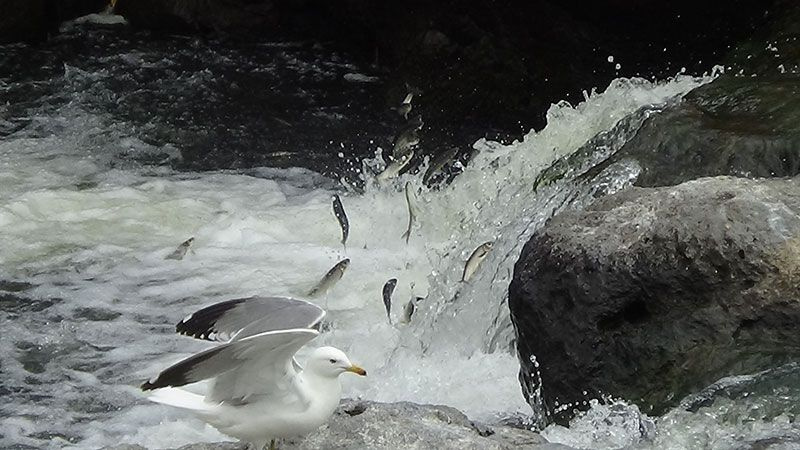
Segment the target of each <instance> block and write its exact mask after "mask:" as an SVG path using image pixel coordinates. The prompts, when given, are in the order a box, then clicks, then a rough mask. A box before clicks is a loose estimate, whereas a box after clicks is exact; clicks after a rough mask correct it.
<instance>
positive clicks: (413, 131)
mask: <svg viewBox="0 0 800 450" xmlns="http://www.w3.org/2000/svg"><path fill="white" fill-rule="evenodd" d="M422 125H423V122H422V117H421V116H416V117H414V118H413V119H411V120H410V121H409V123H408V125H406V127H405V128H403V129H402V130H400V133H398V134H397V137H396V138H395V139H394V143H393V144H392V158H394V159H395V160H397V159H400V158H402V157H403V155H405V154H406V153H408V152H410V151H411V150H412V149H414V148H415V147H416V146H417V145H418V144H419V131H420V130H422Z"/></svg>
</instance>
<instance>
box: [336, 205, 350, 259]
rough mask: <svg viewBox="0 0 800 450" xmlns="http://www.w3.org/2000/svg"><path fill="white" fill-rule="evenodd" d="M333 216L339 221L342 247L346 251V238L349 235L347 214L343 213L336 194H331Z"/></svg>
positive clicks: (342, 207)
mask: <svg viewBox="0 0 800 450" xmlns="http://www.w3.org/2000/svg"><path fill="white" fill-rule="evenodd" d="M333 215H334V216H336V220H338V221H339V226H340V227H342V241H341V242H342V246H344V248H345V249H347V236H349V235H350V222H348V221H347V214H345V212H344V206H342V200H341V199H340V198H339V195H338V194H333Z"/></svg>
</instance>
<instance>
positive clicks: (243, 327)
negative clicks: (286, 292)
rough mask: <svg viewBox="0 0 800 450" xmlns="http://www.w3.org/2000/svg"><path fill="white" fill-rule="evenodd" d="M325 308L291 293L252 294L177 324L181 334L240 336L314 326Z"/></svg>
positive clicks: (207, 337) (218, 338) (211, 338)
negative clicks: (274, 294)
mask: <svg viewBox="0 0 800 450" xmlns="http://www.w3.org/2000/svg"><path fill="white" fill-rule="evenodd" d="M323 317H325V310H323V309H322V308H320V307H319V306H317V305H315V304H313V303H310V302H307V301H304V300H297V299H294V298H288V297H248V298H238V299H235V300H228V301H225V302H222V303H217V304H214V305H211V306H208V307H206V308H203V309H201V310H199V311H197V312H195V313H193V314H191V315H189V317H187V318H185V319H183V320H182V321H180V322H179V323H178V325H176V326H175V331H177V332H178V333H180V334H184V335H187V336H191V337H194V338H198V339H204V340H208V341H219V342H227V341H229V340H240V339H244V338H245V337H248V336H254V335H256V334H260V333H263V332H266V331H276V330H288V329H298V328H314V327H316V326H317V325H318V324H319V322H320V321H321V320H322V318H323Z"/></svg>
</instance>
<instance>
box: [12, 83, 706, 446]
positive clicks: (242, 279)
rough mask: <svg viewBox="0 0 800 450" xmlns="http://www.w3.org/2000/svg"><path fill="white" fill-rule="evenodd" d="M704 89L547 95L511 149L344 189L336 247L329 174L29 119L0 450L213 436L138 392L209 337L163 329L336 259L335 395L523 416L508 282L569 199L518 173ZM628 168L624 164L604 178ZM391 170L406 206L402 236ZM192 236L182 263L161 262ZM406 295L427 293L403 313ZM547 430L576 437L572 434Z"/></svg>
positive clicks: (19, 185) (16, 167)
mask: <svg viewBox="0 0 800 450" xmlns="http://www.w3.org/2000/svg"><path fill="white" fill-rule="evenodd" d="M69 76H83V75H80V74H78V75H76V74H70V73H69V72H67V73H66V74H65V77H69ZM706 81H708V78H690V77H685V76H679V77H677V78H675V79H673V80H670V81H666V82H658V83H651V82H647V81H643V80H617V81H615V82H613V83H612V85H611V86H610V87H609V88H608V89H607V90H606V91H605V92H604V93H602V94H591V95H587V99H586V101H585V102H583V103H581V104H579V105H577V106H575V107H573V106H570V105H567V104H561V105H555V106H553V107H552V108H551V110H550V111H549V113H548V125H547V127H546V128H545V129H543V130H542V131H540V132H531V133H530V134H528V135H527V136H526V137H525V139H524V140H523V141H522V142H519V143H515V144H513V145H510V146H502V145H499V144H495V143H492V142H479V143H477V144H476V149H477V150H478V153H477V155H476V156H475V157H474V158H473V159H472V161H471V162H470V164H469V166H468V167H467V168H466V169H465V171H464V172H463V173H462V174H461V175H460V176H458V177H457V178H456V179H455V181H454V182H453V183H452V184H450V185H449V186H446V187H444V188H442V189H440V190H428V189H426V188H422V184H421V182H420V180H419V177H418V176H411V175H409V176H405V177H403V178H402V179H400V180H397V181H396V183H394V184H392V185H387V186H379V185H377V184H376V183H374V182H373V181H372V180H369V179H368V180H367V188H366V190H365V192H364V193H356V192H354V191H349V192H340V195H341V196H342V202H343V204H344V208H345V210H346V212H347V215H348V217H349V221H350V226H351V229H350V238H349V241H348V245H347V249H346V251H345V250H343V248H342V246H341V244H340V243H339V239H340V230H339V227H338V224H337V221H336V219H335V218H334V216H333V213H332V210H331V202H330V199H331V195H332V194H333V193H334V192H336V191H334V189H335V187H336V184H335V183H334V182H332V181H331V180H327V179H324V178H322V177H321V176H319V175H317V174H314V173H312V172H309V171H306V170H301V169H287V170H278V169H259V170H253V171H249V172H247V174H243V173H237V172H202V173H191V172H174V171H171V170H170V169H167V168H164V167H150V166H141V165H138V164H133V163H122V162H121V160H120V159H118V158H117V157H116V156H117V155H131V154H141V155H147V154H168V155H178V150H177V149H175V148H172V147H168V146H167V147H162V148H154V147H152V146H151V145H148V144H146V143H144V142H142V141H140V140H139V139H137V138H136V137H135V136H136V132H137V130H136V129H135V128H134V126H133V125H129V124H126V123H122V122H113V121H112V120H111V119H110V117H108V116H105V115H104V114H102V113H101V112H96V111H93V112H90V111H89V110H87V109H86V108H84V107H83V106H82V104H81V102H80V101H78V100H76V101H75V102H70V103H68V104H66V105H64V106H61V107H59V108H58V109H57V110H56V113H53V112H47V113H46V114H44V113H42V114H41V115H40V114H39V113H37V111H36V110H33V111H31V115H32V116H33V117H32V120H31V122H30V123H29V124H28V125H27V126H26V127H24V128H22V129H21V130H18V131H16V132H14V133H13V134H11V135H9V136H7V137H6V138H4V139H3V140H2V141H0V227H1V228H2V239H0V280H10V281H14V282H15V283H12V284H6V285H0V294H2V295H4V297H2V298H3V305H4V308H3V311H2V315H0V322H1V323H2V329H3V331H4V333H3V334H4V336H5V339H4V340H5V342H6V344H5V345H4V346H2V347H0V357H1V358H2V363H3V366H2V370H3V376H4V377H6V379H7V380H10V381H7V384H6V386H5V387H4V391H6V392H3V395H4V397H5V398H6V400H5V401H4V403H5V404H4V406H3V410H4V414H3V417H2V419H1V420H2V423H1V425H2V437H1V438H0V446H2V447H9V446H12V445H14V446H23V447H24V446H29V447H31V448H41V447H48V446H49V447H51V448H61V447H64V446H74V447H75V448H97V447H101V446H104V445H109V444H116V443H136V444H141V445H144V446H147V447H149V448H150V447H153V448H161V447H176V446H180V445H183V444H187V443H191V442H202V441H218V440H227V438H226V437H225V436H223V435H221V434H219V433H218V432H216V431H215V430H214V429H213V428H210V427H208V426H205V425H204V424H203V423H202V422H200V421H199V420H196V419H193V418H191V417H188V416H187V415H186V414H184V413H182V412H180V411H177V410H173V409H170V408H168V407H164V406H159V405H155V404H151V403H149V402H147V401H146V400H145V399H144V396H143V395H142V393H141V392H139V391H138V389H137V385H138V383H139V382H141V381H142V380H144V379H147V378H149V377H151V376H152V375H154V374H156V373H157V372H159V371H160V370H161V369H163V368H165V367H167V366H168V365H169V364H171V363H173V362H175V361H177V360H179V359H181V358H183V357H185V356H187V355H189V354H191V353H193V352H195V351H198V350H200V349H202V348H205V347H207V345H208V344H206V343H202V342H196V341H193V340H192V339H189V338H185V337H181V336H178V335H176V334H174V324H175V323H176V322H177V321H179V320H180V319H181V318H183V317H185V316H186V315H187V314H188V313H190V312H192V311H194V310H195V309H198V308H200V307H202V306H205V305H208V304H211V303H214V302H217V301H222V300H226V299H232V298H237V297H244V296H250V295H286V296H295V297H304V294H305V293H307V291H308V290H309V289H310V288H311V287H312V286H313V285H314V284H315V283H316V282H317V281H318V280H319V278H320V277H321V276H322V275H323V274H324V273H325V272H326V271H327V270H328V269H329V268H330V267H331V266H333V265H334V264H335V263H336V262H337V261H339V260H340V259H342V258H344V257H348V258H350V260H351V264H350V267H349V268H348V269H347V272H346V273H345V274H344V277H343V278H342V279H341V281H339V283H338V284H337V285H336V286H335V287H334V288H333V289H332V290H331V291H330V292H329V294H328V295H327V296H326V297H324V298H320V299H318V301H319V302H320V303H321V304H322V305H323V306H325V307H326V308H327V309H328V310H329V316H328V319H329V320H330V321H331V322H332V328H331V330H329V331H328V332H326V333H325V334H324V335H323V336H321V337H320V338H319V339H318V340H317V342H315V344H316V345H322V344H330V345H335V346H337V347H339V348H342V349H343V350H344V351H345V352H346V353H347V354H348V355H349V356H350V358H351V359H352V360H353V361H355V362H357V363H358V364H360V365H362V366H363V367H365V368H366V369H367V370H368V371H369V377H367V378H364V379H361V378H359V379H356V378H355V377H353V378H347V377H343V379H344V388H345V396H350V397H362V398H366V399H372V400H379V401H397V400H408V401H414V402H419V403H439V404H447V405H450V406H454V407H456V408H459V409H461V410H462V411H464V412H465V413H466V414H468V415H469V416H470V417H471V418H473V419H479V420H485V421H492V420H496V419H498V418H503V417H509V416H523V415H528V414H530V412H531V410H530V407H529V406H528V405H527V404H526V403H525V402H524V400H523V397H522V394H521V391H520V386H519V382H518V380H517V371H518V363H517V360H516V357H515V356H514V355H512V354H511V353H510V352H508V347H509V342H510V338H511V337H512V334H511V331H510V328H509V327H510V324H509V322H508V310H507V306H506V305H505V296H506V295H507V294H506V293H507V288H508V283H509V282H510V279H511V274H512V271H513V264H514V262H515V261H516V258H517V256H518V254H519V251H520V249H521V247H522V245H523V244H524V243H525V241H526V240H527V238H528V237H529V236H530V234H531V233H533V231H534V230H535V229H536V227H538V226H540V225H541V223H543V221H544V220H545V219H546V218H547V217H549V216H550V215H551V214H552V213H553V212H554V211H556V210H558V209H560V208H562V207H563V206H564V205H567V204H570V203H574V202H579V201H580V199H576V198H569V195H568V191H567V190H564V189H561V190H559V189H560V188H559V187H558V186H555V187H551V188H549V189H540V190H537V189H534V188H533V187H532V182H533V180H534V179H535V178H536V176H537V175H538V174H539V173H540V172H541V171H542V170H543V169H545V168H547V167H549V166H550V165H551V164H552V163H553V162H554V161H555V160H557V159H558V158H561V157H564V156H566V155H569V154H571V153H572V152H574V151H576V150H577V149H578V148H579V147H580V146H581V145H583V144H584V143H586V142H587V141H588V140H589V139H591V138H592V137H593V136H595V135H596V134H598V133H600V132H603V131H606V130H611V129H612V128H613V126H614V125H615V124H617V122H619V121H620V120H621V119H623V118H624V117H626V116H628V115H629V114H631V113H633V112H635V111H637V110H639V109H640V108H642V107H648V106H653V105H660V104H663V103H665V102H667V101H670V100H673V99H675V98H676V97H680V96H681V95H682V94H685V93H686V92H688V91H689V90H691V89H692V88H693V87H696V86H698V85H699V84H701V83H703V82H706ZM368 177H369V176H368ZM567 178H568V177H567ZM630 179H631V177H630V176H626V175H624V174H623V175H620V176H619V177H618V178H617V179H616V180H615V181H614V182H613V183H611V184H612V185H613V186H612V187H611V188H610V189H611V190H614V189H618V188H621V187H624V186H625V185H626V184H627V183H628V182H629V181H630ZM406 181H409V182H411V183H412V185H413V186H414V187H415V188H416V190H418V194H417V198H418V205H417V206H418V209H419V211H420V212H419V214H418V224H417V225H416V227H415V229H414V230H413V232H412V235H411V239H410V242H409V244H408V245H406V244H405V242H404V241H403V240H402V239H401V235H402V233H403V232H404V231H405V226H406V223H407V222H406V221H407V212H406V204H405V198H404V195H403V192H402V189H401V187H402V185H403V184H404V183H405V182H406ZM192 236H193V237H194V238H195V240H194V243H193V246H192V251H190V252H189V253H188V254H187V255H186V257H185V258H184V259H183V260H182V261H175V260H165V259H164V257H165V256H166V255H167V254H169V253H170V252H172V251H173V250H174V249H175V247H176V246H177V245H178V244H180V243H181V242H183V241H184V240H185V239H187V238H189V237H192ZM490 240H491V241H494V242H495V245H494V250H493V251H492V252H491V253H490V255H489V257H488V258H487V259H486V260H485V261H484V262H483V264H482V266H481V267H480V269H479V270H478V272H477V273H476V275H475V276H474V277H473V279H472V280H471V281H470V282H469V283H461V282H459V280H460V276H461V271H462V269H463V265H464V262H465V260H466V259H467V257H468V256H469V254H470V253H471V252H472V251H473V250H474V249H475V247H477V246H478V245H480V244H481V243H483V242H486V241H490ZM389 278H397V279H398V284H397V288H396V290H395V292H394V296H393V297H394V305H393V312H392V314H393V319H394V320H393V322H394V323H395V325H390V324H389V323H388V321H387V318H386V313H385V311H384V306H383V303H382V301H381V287H382V286H383V284H384V283H385V282H386V280H388V279H389ZM412 296H421V297H427V298H426V299H425V300H423V301H422V302H421V303H420V304H419V308H418V311H417V313H416V314H415V315H414V317H413V318H412V320H411V323H410V324H408V325H406V324H400V320H399V319H400V315H401V313H402V310H403V306H404V305H405V304H406V302H408V300H409V299H410V298H411V297H412ZM20 299H22V300H20ZM547 435H548V436H549V437H552V438H553V439H554V440H561V441H563V442H566V443H568V444H571V445H580V442H578V440H577V439H572V438H570V436H569V433H565V432H561V431H558V430H551V431H550V432H548V434H547ZM614 446H615V444H613V443H610V441H609V443H608V447H614Z"/></svg>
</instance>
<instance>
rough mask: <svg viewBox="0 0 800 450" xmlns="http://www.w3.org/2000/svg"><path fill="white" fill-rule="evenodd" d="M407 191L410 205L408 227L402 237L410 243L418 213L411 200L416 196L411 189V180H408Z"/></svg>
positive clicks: (407, 200) (407, 199)
mask: <svg viewBox="0 0 800 450" xmlns="http://www.w3.org/2000/svg"><path fill="white" fill-rule="evenodd" d="M405 191H406V204H407V205H408V228H407V229H406V232H405V233H403V235H402V236H401V237H402V238H403V239H405V240H406V244H408V240H409V238H411V227H413V226H414V221H415V220H416V219H417V215H416V214H415V213H414V202H413V200H411V199H412V198H413V197H414V192H412V190H411V182H409V181H406V188H405Z"/></svg>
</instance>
